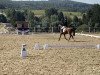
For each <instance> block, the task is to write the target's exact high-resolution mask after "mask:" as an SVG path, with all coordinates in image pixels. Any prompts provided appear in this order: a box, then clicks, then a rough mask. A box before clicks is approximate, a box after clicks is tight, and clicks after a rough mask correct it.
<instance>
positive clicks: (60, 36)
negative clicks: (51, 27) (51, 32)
mask: <svg viewBox="0 0 100 75" xmlns="http://www.w3.org/2000/svg"><path fill="white" fill-rule="evenodd" d="M61 36H62V33H60V37H59V40H58V41H60V38H61Z"/></svg>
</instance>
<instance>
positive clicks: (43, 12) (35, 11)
mask: <svg viewBox="0 0 100 75" xmlns="http://www.w3.org/2000/svg"><path fill="white" fill-rule="evenodd" d="M33 12H34V14H35V15H40V16H41V15H44V14H45V10H33Z"/></svg>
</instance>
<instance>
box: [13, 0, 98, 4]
mask: <svg viewBox="0 0 100 75" xmlns="http://www.w3.org/2000/svg"><path fill="white" fill-rule="evenodd" d="M13 1H21V0H13ZM22 1H29V0H22ZM30 1H32V0H30ZM33 1H43V0H33ZM46 1H47V0H46ZM73 1H78V2H84V3H89V4H97V3H98V4H100V0H73Z"/></svg>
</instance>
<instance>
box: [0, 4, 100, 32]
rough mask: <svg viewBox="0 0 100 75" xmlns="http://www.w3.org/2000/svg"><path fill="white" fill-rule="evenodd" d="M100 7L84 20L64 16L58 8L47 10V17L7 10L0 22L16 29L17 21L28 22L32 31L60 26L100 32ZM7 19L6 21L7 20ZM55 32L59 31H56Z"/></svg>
mask: <svg viewBox="0 0 100 75" xmlns="http://www.w3.org/2000/svg"><path fill="white" fill-rule="evenodd" d="M99 13H100V5H98V4H95V5H93V7H92V8H91V9H89V10H88V11H87V12H86V13H84V14H83V16H82V18H79V17H78V16H76V15H74V17H73V18H72V17H70V16H64V15H63V13H62V12H59V11H58V10H57V9H56V8H49V9H46V10H45V15H42V16H40V17H37V16H35V15H34V11H33V10H30V9H25V10H15V9H7V10H5V14H6V16H5V15H3V14H1V15H0V22H5V21H6V22H9V23H11V24H12V25H13V26H14V27H16V21H27V22H28V23H29V25H30V29H31V30H33V29H34V27H40V28H42V27H43V28H45V30H48V28H50V27H54V28H58V25H59V24H62V25H67V26H71V27H74V28H75V29H77V30H78V31H88V29H87V28H88V27H91V31H93V29H94V28H98V31H100V15H99ZM5 17H6V19H5ZM55 31H58V30H57V29H55Z"/></svg>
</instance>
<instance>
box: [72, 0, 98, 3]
mask: <svg viewBox="0 0 100 75" xmlns="http://www.w3.org/2000/svg"><path fill="white" fill-rule="evenodd" d="M73 1H78V2H84V3H89V4H100V0H73Z"/></svg>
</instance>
